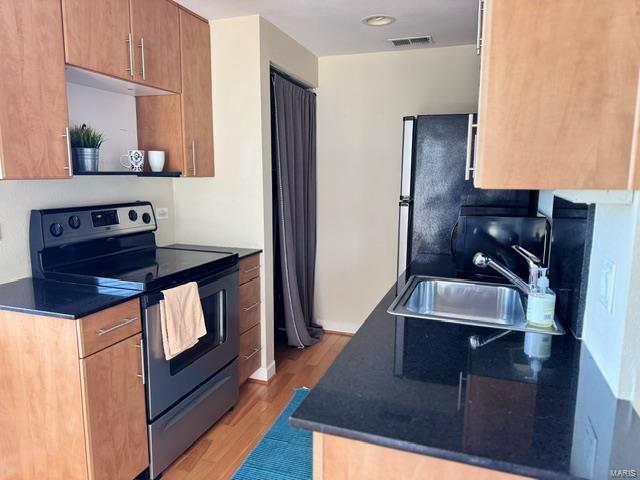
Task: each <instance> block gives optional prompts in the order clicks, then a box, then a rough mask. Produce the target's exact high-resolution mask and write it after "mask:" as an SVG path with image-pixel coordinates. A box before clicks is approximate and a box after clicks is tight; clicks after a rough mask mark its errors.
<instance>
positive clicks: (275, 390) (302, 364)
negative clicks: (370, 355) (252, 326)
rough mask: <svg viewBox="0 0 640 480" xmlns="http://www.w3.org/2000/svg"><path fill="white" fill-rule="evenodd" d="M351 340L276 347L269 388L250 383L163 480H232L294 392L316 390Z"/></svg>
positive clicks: (334, 337) (328, 336)
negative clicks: (235, 401) (295, 346)
mask: <svg viewBox="0 0 640 480" xmlns="http://www.w3.org/2000/svg"><path fill="white" fill-rule="evenodd" d="M349 340H350V337H347V336H344V335H336V334H330V333H326V334H325V335H324V336H323V337H322V339H321V340H320V342H318V343H317V344H315V345H313V346H312V347H309V348H305V349H304V350H299V349H297V348H288V347H276V371H277V373H276V376H275V377H273V379H272V380H271V382H270V383H269V384H268V385H261V384H258V383H252V382H247V383H245V384H244V385H243V386H242V387H241V388H240V400H239V401H238V403H237V404H236V406H235V408H234V409H233V410H231V411H230V412H228V413H227V414H226V415H225V416H224V417H222V419H220V421H219V422H218V423H217V424H216V425H214V426H213V427H212V428H211V430H209V431H208V432H207V433H206V434H204V436H202V438H200V440H198V441H197V442H196V443H195V444H194V445H193V446H192V447H191V448H190V449H189V450H188V451H187V452H185V454H184V455H183V456H182V457H181V458H179V459H178V460H177V461H176V462H175V463H174V464H173V465H172V466H171V467H169V469H168V470H167V471H166V472H165V473H164V475H163V476H162V479H163V480H185V479H188V480H205V479H206V480H217V479H227V478H231V475H233V473H234V472H235V471H236V469H237V468H238V466H239V465H240V464H241V463H242V461H243V460H244V459H245V457H246V456H247V455H248V454H249V452H250V451H251V450H252V449H253V447H254V446H255V445H256V444H257V443H258V441H259V440H260V439H261V438H262V436H263V435H264V434H265V433H266V431H267V430H268V429H269V427H270V426H271V424H272V423H273V422H274V421H275V419H276V418H277V416H278V415H279V414H280V412H281V411H282V410H283V409H284V407H285V406H286V405H287V403H288V402H289V400H290V399H291V396H292V395H293V390H294V389H295V388H298V387H309V388H313V387H314V386H315V384H316V383H317V381H318V380H319V379H320V377H322V375H324V372H325V371H326V370H327V369H328V368H329V366H331V364H332V363H333V361H334V360H335V358H336V357H337V356H338V354H339V353H340V352H341V351H342V349H343V348H344V346H345V345H346V344H347V342H348V341H349Z"/></svg>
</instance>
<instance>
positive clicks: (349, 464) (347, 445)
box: [313, 432, 529, 480]
mask: <svg viewBox="0 0 640 480" xmlns="http://www.w3.org/2000/svg"><path fill="white" fill-rule="evenodd" d="M313 478H314V480H322V479H326V480H347V479H348V480H359V479H362V480H390V479H402V480H441V479H443V478H446V479H447V480H468V479H470V478H472V479H474V480H518V479H526V478H529V477H522V476H519V475H513V474H510V473H504V472H499V471H496V470H490V469H487V468H482V467H476V466H473V465H468V464H465V463H458V462H452V461H450V460H443V459H441V458H435V457H429V456H427V455H419V454H417V453H411V452H405V451H402V450H396V449H393V448H388V447H381V446H379V445H373V444H371V443H366V442H360V441H358V440H350V439H347V438H343V437H336V436H333V435H327V434H323V433H318V432H314V433H313Z"/></svg>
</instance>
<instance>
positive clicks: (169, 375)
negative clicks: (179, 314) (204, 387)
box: [142, 265, 240, 421]
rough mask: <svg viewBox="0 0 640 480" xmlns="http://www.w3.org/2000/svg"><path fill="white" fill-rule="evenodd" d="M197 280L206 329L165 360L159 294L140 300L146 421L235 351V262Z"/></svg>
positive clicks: (236, 304)
mask: <svg viewBox="0 0 640 480" xmlns="http://www.w3.org/2000/svg"><path fill="white" fill-rule="evenodd" d="M196 281H197V282H198V289H199V291H200V301H201V303H202V310H203V312H204V318H205V322H206V326H207V334H206V335H205V336H203V337H201V338H200V339H199V340H198V343H196V344H195V345H194V346H193V347H191V348H190V349H189V350H186V351H184V352H182V353H181V354H180V355H178V356H176V357H174V358H172V359H171V360H165V356H164V349H163V347H162V333H161V330H160V304H159V302H160V300H161V299H162V293H160V292H158V293H150V294H148V295H145V296H144V297H143V300H142V306H143V308H144V315H143V328H144V339H145V350H144V355H145V367H146V375H147V377H146V378H147V381H146V388H147V415H148V417H149V420H150V421H151V420H154V419H156V418H157V417H158V416H160V414H162V413H163V412H164V411H165V410H167V409H168V408H170V407H171V406H172V405H173V404H175V403H176V402H178V401H179V400H180V399H182V398H184V397H185V396H186V395H188V394H189V393H190V392H191V391H192V390H193V389H195V388H196V387H197V386H199V385H201V384H202V383H204V382H205V381H206V380H208V379H209V378H210V377H211V376H213V375H214V374H215V373H217V372H218V371H220V370H221V369H223V368H224V367H225V366H226V365H228V364H229V363H230V362H231V361H233V360H234V359H235V358H236V357H237V356H238V350H239V341H240V340H239V338H240V336H239V335H240V334H239V325H238V316H239V298H238V267H237V265H236V266H234V267H232V268H229V269H226V270H224V271H222V272H219V273H217V274H215V275H212V276H209V277H205V278H202V279H200V280H196Z"/></svg>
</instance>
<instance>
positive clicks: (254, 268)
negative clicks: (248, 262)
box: [243, 265, 260, 273]
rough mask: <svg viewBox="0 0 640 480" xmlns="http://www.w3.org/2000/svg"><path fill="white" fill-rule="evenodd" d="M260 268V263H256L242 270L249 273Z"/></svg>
mask: <svg viewBox="0 0 640 480" xmlns="http://www.w3.org/2000/svg"><path fill="white" fill-rule="evenodd" d="M259 268H260V265H256V266H255V267H251V268H248V269H246V270H243V272H244V273H251V272H255V271H256V270H258V269H259Z"/></svg>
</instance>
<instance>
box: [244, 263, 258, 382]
mask: <svg viewBox="0 0 640 480" xmlns="http://www.w3.org/2000/svg"><path fill="white" fill-rule="evenodd" d="M239 270H240V272H239V282H240V319H239V320H240V355H239V361H240V383H241V384H242V383H244V382H245V381H246V380H247V379H248V378H249V377H250V376H251V374H253V373H254V372H255V371H256V370H257V369H258V368H260V361H261V358H260V357H261V355H260V352H261V350H262V340H261V328H260V316H261V303H262V302H261V300H260V254H255V255H251V256H248V257H244V258H242V259H241V260H240V262H239Z"/></svg>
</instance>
